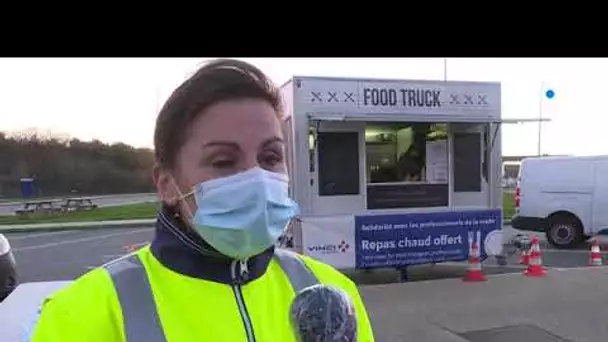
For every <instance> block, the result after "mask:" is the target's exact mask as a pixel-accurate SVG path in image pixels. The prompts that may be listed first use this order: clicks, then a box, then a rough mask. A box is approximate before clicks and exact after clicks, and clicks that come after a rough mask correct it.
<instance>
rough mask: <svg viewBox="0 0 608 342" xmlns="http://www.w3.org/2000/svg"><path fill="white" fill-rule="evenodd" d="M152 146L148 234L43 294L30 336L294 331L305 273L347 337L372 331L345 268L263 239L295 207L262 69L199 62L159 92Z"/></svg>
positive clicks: (239, 336) (235, 337)
mask: <svg viewBox="0 0 608 342" xmlns="http://www.w3.org/2000/svg"><path fill="white" fill-rule="evenodd" d="M154 147H155V152H156V165H155V167H154V182H155V184H156V187H157V189H158V194H159V197H160V199H161V200H162V203H163V206H162V209H161V211H160V212H159V214H158V219H157V224H156V235H155V238H154V241H153V242H152V244H151V245H150V246H148V247H145V248H143V249H141V250H139V251H137V252H136V253H135V254H133V255H130V256H129V257H127V258H122V259H120V260H118V261H115V262H112V263H110V264H108V265H104V266H102V267H100V268H98V269H95V270H93V271H91V272H89V273H87V274H85V275H84V276H82V277H81V278H79V279H78V280H76V282H75V283H74V284H73V285H71V286H69V287H67V288H65V289H62V290H60V291H59V292H57V293H56V294H54V295H53V296H52V297H51V298H50V299H49V300H47V301H46V302H45V304H44V305H43V308H42V311H41V316H40V319H39V322H38V324H37V325H36V327H35V329H34V332H33V335H32V338H31V340H32V341H34V342H42V341H66V342H67V341H99V342H102V341H103V342H112V341H127V342H138V341H146V342H156V341H169V342H171V341H230V342H232V341H235V342H237V341H248V342H252V341H259V342H265V341H268V342H279V341H280V342H289V341H295V340H296V337H295V334H294V332H293V328H292V326H291V324H290V318H289V311H290V305H291V303H292V301H293V299H294V297H295V293H296V292H297V291H298V290H301V289H302V288H303V287H304V286H305V285H311V284H313V283H315V282H318V283H323V284H329V285H334V286H336V287H338V288H340V289H342V290H344V291H345V292H346V293H347V294H348V295H350V297H351V299H352V301H353V303H354V310H355V312H356V314H357V317H358V328H357V329H358V341H373V335H372V329H371V326H370V323H369V320H368V317H367V314H366V312H365V308H364V305H363V303H362V301H361V298H360V296H359V294H358V291H357V288H356V286H355V285H354V284H353V283H352V282H351V281H350V280H349V279H348V278H346V277H345V276H343V275H342V274H340V273H339V272H338V271H336V270H334V269H333V268H332V267H330V266H328V265H325V264H322V263H320V262H319V261H315V260H312V259H310V258H307V257H303V256H295V255H293V254H289V253H287V252H285V251H282V250H275V248H274V243H275V242H276V241H277V240H278V238H279V237H280V235H281V234H282V232H283V230H284V229H285V227H286V225H287V224H288V222H289V221H290V220H291V219H293V218H294V216H295V215H297V213H298V208H297V205H296V204H295V203H294V202H293V201H292V200H291V199H289V197H288V195H287V186H288V178H287V174H286V173H287V171H286V170H287V168H286V163H285V158H286V153H285V148H286V146H285V144H284V141H283V134H282V121H281V98H280V95H279V93H278V90H277V89H276V88H274V87H273V86H272V85H271V82H270V81H269V80H268V79H267V77H266V76H265V75H264V74H263V73H262V72H261V71H259V70H258V69H257V68H255V67H253V66H252V65H249V64H247V63H245V62H241V61H236V60H216V61H213V62H211V63H208V64H206V65H205V66H203V67H202V68H201V69H199V70H198V71H197V72H196V73H195V74H194V75H193V76H192V77H190V78H189V79H188V80H186V81H185V82H184V83H183V84H182V85H181V86H180V87H179V88H177V89H176V90H175V91H174V93H173V94H172V95H171V97H170V98H169V99H168V100H167V102H166V103H165V105H164V107H163V108H162V110H161V112H160V113H159V115H158V118H157V122H156V130H155V133H154Z"/></svg>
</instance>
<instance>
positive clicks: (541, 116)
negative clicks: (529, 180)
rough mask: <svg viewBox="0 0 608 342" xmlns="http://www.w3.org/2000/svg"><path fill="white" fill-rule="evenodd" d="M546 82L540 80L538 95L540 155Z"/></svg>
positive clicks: (538, 149) (538, 151)
mask: <svg viewBox="0 0 608 342" xmlns="http://www.w3.org/2000/svg"><path fill="white" fill-rule="evenodd" d="M544 90H545V82H544V81H543V82H540V94H539V97H538V99H539V100H538V148H537V153H538V156H539V157H540V156H541V149H540V148H541V132H542V127H543V121H542V119H543V98H544V95H545V94H544Z"/></svg>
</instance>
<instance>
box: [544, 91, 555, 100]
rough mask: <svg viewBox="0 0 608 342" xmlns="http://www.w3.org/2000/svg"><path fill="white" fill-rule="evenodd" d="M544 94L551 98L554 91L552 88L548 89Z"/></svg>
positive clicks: (553, 95)
mask: <svg viewBox="0 0 608 342" xmlns="http://www.w3.org/2000/svg"><path fill="white" fill-rule="evenodd" d="M545 96H546V97H547V98H548V99H552V98H553V97H555V92H554V91H553V90H552V89H549V90H547V91H546V92H545Z"/></svg>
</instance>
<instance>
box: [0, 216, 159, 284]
mask: <svg viewBox="0 0 608 342" xmlns="http://www.w3.org/2000/svg"><path fill="white" fill-rule="evenodd" d="M153 234H154V230H153V228H137V229H125V228H118V229H102V230H91V231H61V232H50V233H11V234H6V236H7V238H8V240H9V242H10V244H11V246H12V248H13V253H14V254H15V260H16V262H17V267H18V271H19V276H20V281H21V282H30V281H47V280H67V279H74V278H76V277H78V276H80V275H81V274H83V273H84V272H86V271H87V270H88V269H89V268H91V267H95V266H99V265H101V264H103V263H105V262H108V261H110V260H112V259H114V258H117V257H119V256H121V255H123V254H125V252H126V251H125V246H129V245H133V244H142V243H145V242H147V241H150V240H151V239H152V236H153Z"/></svg>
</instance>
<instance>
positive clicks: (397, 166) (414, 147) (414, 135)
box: [365, 122, 449, 209]
mask: <svg viewBox="0 0 608 342" xmlns="http://www.w3.org/2000/svg"><path fill="white" fill-rule="evenodd" d="M448 150H449V149H448V134H447V125H446V124H436V123H420V122H416V123H404V122H399V123H377V124H376V123H368V124H367V125H366V127H365V160H366V167H365V169H366V183H367V184H366V187H367V208H368V209H396V208H428V207H447V206H448V202H449V187H448V178H449V177H448V176H449V163H448Z"/></svg>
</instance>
